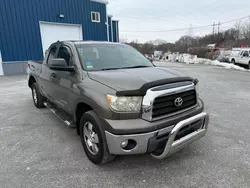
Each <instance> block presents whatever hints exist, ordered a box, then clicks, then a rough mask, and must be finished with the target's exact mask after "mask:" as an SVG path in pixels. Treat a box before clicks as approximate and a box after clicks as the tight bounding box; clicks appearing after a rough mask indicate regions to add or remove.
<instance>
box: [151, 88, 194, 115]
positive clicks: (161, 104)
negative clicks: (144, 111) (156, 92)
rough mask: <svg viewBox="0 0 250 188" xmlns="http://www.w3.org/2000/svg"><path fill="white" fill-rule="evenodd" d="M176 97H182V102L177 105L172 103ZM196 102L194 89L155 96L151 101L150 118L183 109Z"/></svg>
mask: <svg viewBox="0 0 250 188" xmlns="http://www.w3.org/2000/svg"><path fill="white" fill-rule="evenodd" d="M178 97H181V98H182V99H183V104H182V105H181V106H179V107H177V106H176V105H175V103H174V101H175V99H176V98H178ZM196 103H197V98H196V91H195V90H190V91H185V92H182V93H177V94H173V95H168V96H161V97H157V98H155V100H154V103H153V112H152V119H155V118H159V117H161V116H165V115H169V114H172V113H175V112H178V111H180V110H184V109H186V108H189V107H192V106H194V105H195V104H196Z"/></svg>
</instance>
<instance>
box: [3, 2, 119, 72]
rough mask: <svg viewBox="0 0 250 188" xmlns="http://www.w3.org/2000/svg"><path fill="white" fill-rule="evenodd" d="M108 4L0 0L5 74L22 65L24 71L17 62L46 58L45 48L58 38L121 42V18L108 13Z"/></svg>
mask: <svg viewBox="0 0 250 188" xmlns="http://www.w3.org/2000/svg"><path fill="white" fill-rule="evenodd" d="M107 4H108V2H107V0H53V1H52V0H18V1H17V0H0V52H1V56H2V62H3V65H2V66H3V71H4V73H5V75H8V74H16V73H22V72H23V70H20V67H22V68H23V69H24V71H25V68H24V67H23V66H22V65H17V64H18V63H21V62H23V63H26V62H27V61H28V60H41V59H43V54H44V52H45V49H46V48H48V46H49V44H50V43H52V42H55V41H57V40H97V41H113V42H119V35H118V21H114V20H112V16H109V15H108V14H107ZM13 62H14V63H13ZM0 66H1V58H0ZM15 69H18V70H15ZM0 75H1V71H0Z"/></svg>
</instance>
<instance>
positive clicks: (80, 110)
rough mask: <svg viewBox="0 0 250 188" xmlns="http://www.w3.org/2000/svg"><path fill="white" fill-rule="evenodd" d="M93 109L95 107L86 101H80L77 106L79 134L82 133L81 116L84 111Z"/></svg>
mask: <svg viewBox="0 0 250 188" xmlns="http://www.w3.org/2000/svg"><path fill="white" fill-rule="evenodd" d="M90 110H93V108H92V107H91V106H89V105H87V104H85V103H79V104H78V105H77V107H76V112H75V115H76V129H77V134H78V135H79V134H80V120H81V117H82V115H83V114H84V113H86V112H88V111H90Z"/></svg>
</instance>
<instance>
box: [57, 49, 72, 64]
mask: <svg viewBox="0 0 250 188" xmlns="http://www.w3.org/2000/svg"><path fill="white" fill-rule="evenodd" d="M58 58H62V59H65V61H66V63H67V65H68V66H72V63H71V56H70V49H69V48H67V47H65V46H62V47H61V48H60V49H59V52H58Z"/></svg>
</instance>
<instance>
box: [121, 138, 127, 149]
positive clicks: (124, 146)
mask: <svg viewBox="0 0 250 188" xmlns="http://www.w3.org/2000/svg"><path fill="white" fill-rule="evenodd" d="M127 145H128V140H125V141H123V142H122V143H121V147H122V148H123V149H124V148H126V147H127Z"/></svg>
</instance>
